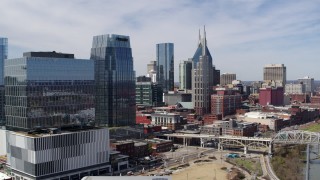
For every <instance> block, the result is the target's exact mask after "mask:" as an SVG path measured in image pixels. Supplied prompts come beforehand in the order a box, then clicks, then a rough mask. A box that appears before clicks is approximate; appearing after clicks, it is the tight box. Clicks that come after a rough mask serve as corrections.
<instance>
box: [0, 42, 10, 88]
mask: <svg viewBox="0 0 320 180" xmlns="http://www.w3.org/2000/svg"><path fill="white" fill-rule="evenodd" d="M5 59H8V39H7V38H2V37H0V86H1V85H4V60H5Z"/></svg>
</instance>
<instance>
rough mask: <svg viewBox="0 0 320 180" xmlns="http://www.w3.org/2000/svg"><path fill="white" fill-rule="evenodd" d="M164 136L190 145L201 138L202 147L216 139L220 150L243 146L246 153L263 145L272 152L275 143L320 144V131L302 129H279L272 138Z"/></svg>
mask: <svg viewBox="0 0 320 180" xmlns="http://www.w3.org/2000/svg"><path fill="white" fill-rule="evenodd" d="M163 136H166V137H167V138H168V139H170V138H173V137H174V138H183V144H184V146H188V141H189V140H190V139H192V138H199V139H200V146H201V147H204V145H205V143H206V142H207V141H210V140H215V141H216V142H218V150H223V148H224V147H226V146H235V147H243V148H244V153H245V154H246V153H247V151H248V149H249V148H252V149H258V148H261V147H263V148H268V152H269V154H271V153H272V146H273V144H320V133H314V132H309V131H301V130H292V131H279V132H278V133H277V134H276V135H274V136H272V137H270V138H262V137H243V136H230V135H222V136H216V135H210V134H183V133H172V134H163Z"/></svg>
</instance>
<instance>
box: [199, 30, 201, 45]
mask: <svg viewBox="0 0 320 180" xmlns="http://www.w3.org/2000/svg"><path fill="white" fill-rule="evenodd" d="M199 44H201V34H200V28H199Z"/></svg>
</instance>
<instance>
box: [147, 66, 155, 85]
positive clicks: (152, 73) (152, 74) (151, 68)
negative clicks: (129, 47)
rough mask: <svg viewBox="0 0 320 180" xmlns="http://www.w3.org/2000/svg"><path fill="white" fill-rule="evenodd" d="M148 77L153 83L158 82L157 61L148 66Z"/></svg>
mask: <svg viewBox="0 0 320 180" xmlns="http://www.w3.org/2000/svg"><path fill="white" fill-rule="evenodd" d="M147 77H150V78H151V81H152V82H154V83H155V82H157V61H150V63H149V64H147Z"/></svg>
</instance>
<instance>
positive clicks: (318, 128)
mask: <svg viewBox="0 0 320 180" xmlns="http://www.w3.org/2000/svg"><path fill="white" fill-rule="evenodd" d="M303 130H305V131H311V132H320V124H318V123H317V124H313V125H311V126H309V127H306V128H303Z"/></svg>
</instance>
